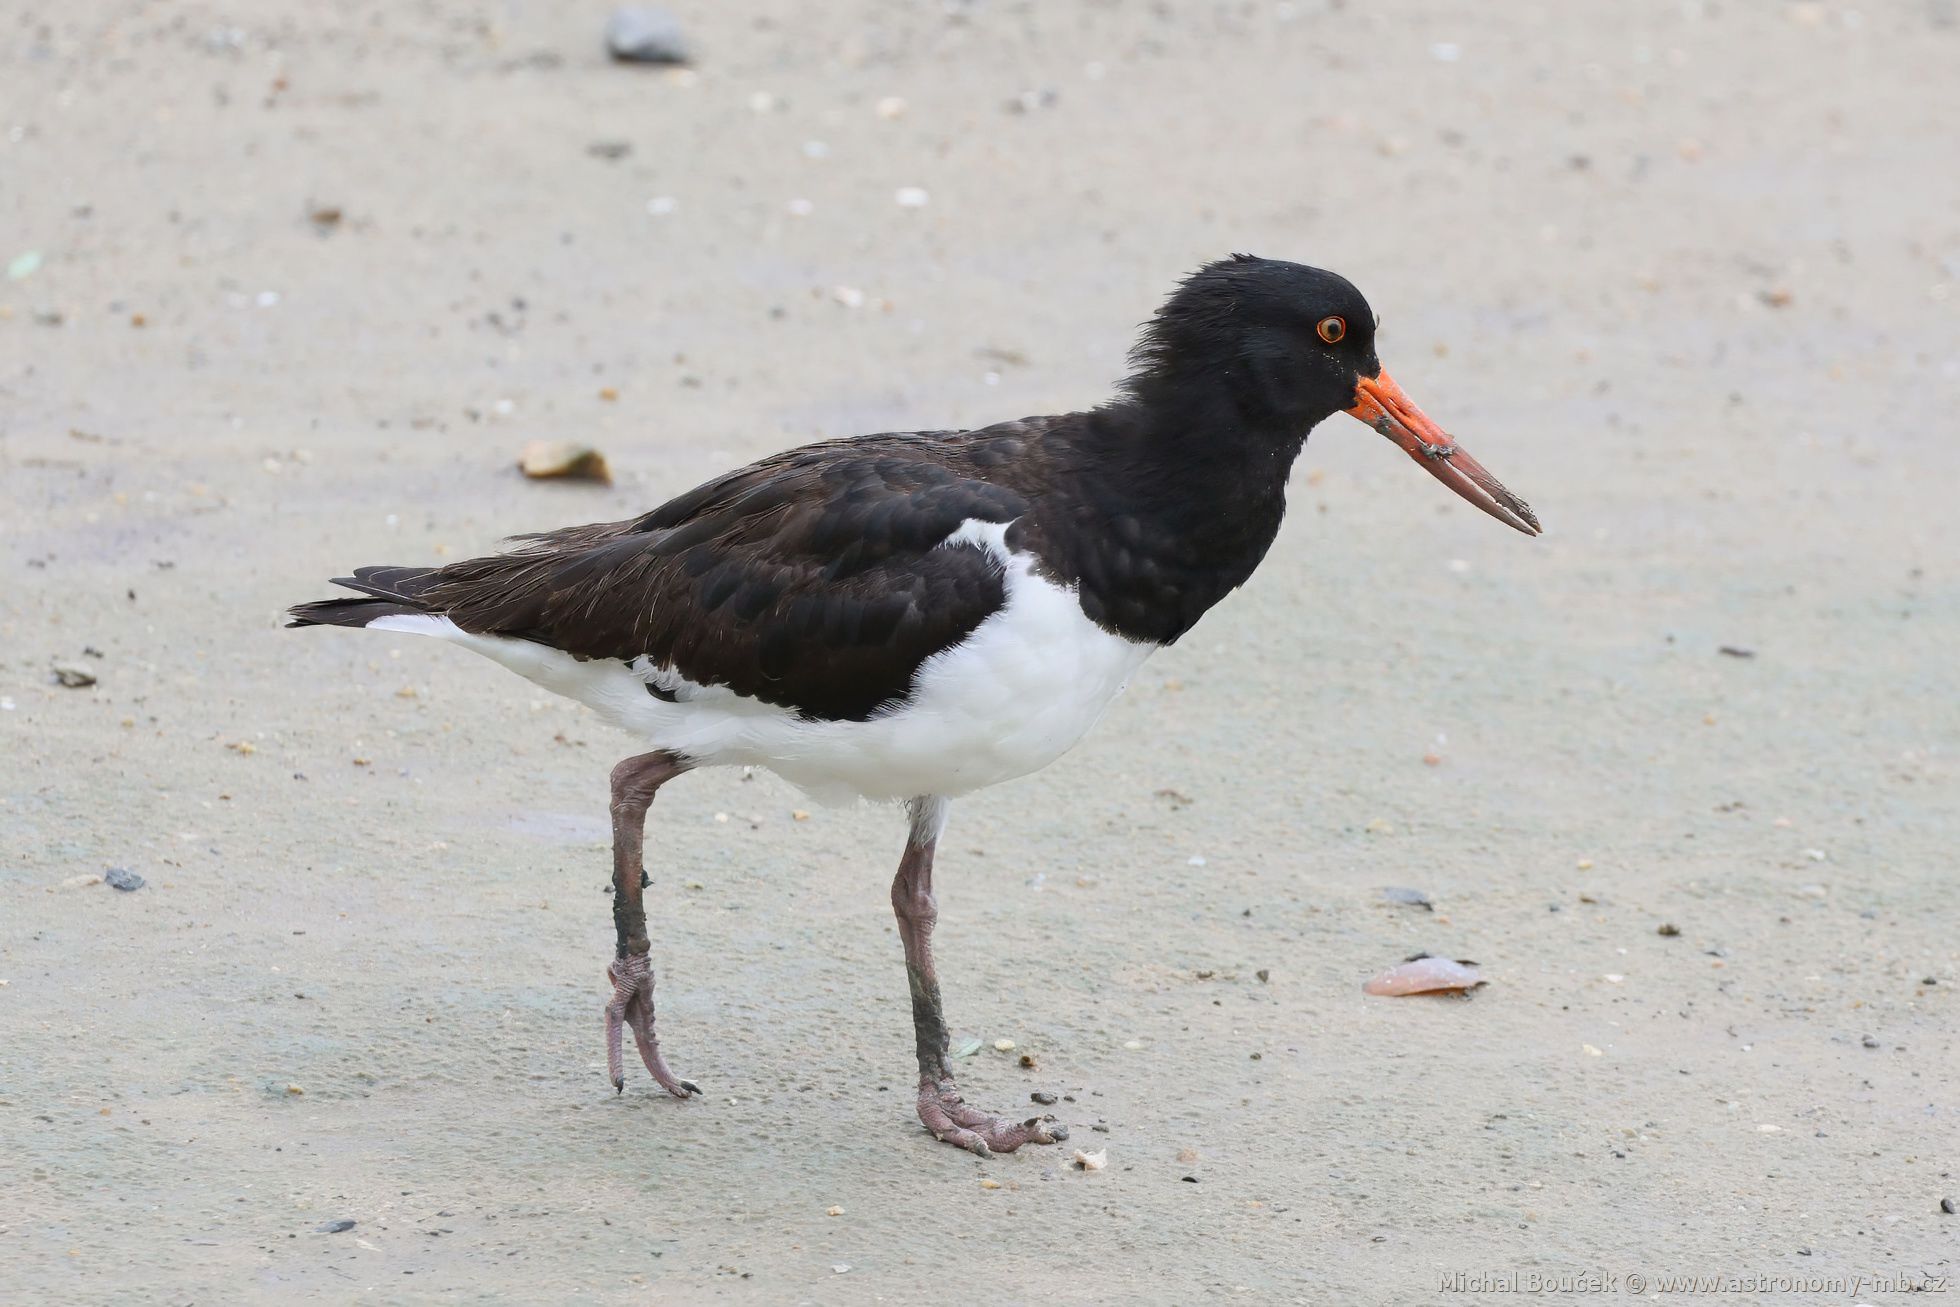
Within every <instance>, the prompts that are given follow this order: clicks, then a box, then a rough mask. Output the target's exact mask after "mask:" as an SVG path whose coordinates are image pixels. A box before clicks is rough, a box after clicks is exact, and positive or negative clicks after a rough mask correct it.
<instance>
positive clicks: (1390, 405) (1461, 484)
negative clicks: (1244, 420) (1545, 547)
mask: <svg viewBox="0 0 1960 1307" xmlns="http://www.w3.org/2000/svg"><path fill="white" fill-rule="evenodd" d="M1348 412H1349V413H1350V414H1352V415H1353V416H1355V417H1358V418H1360V419H1361V420H1362V421H1363V422H1366V423H1367V424H1368V425H1369V426H1371V427H1373V428H1374V429H1375V430H1377V431H1379V432H1381V433H1382V434H1383V435H1384V436H1387V437H1388V438H1389V439H1390V440H1393V441H1394V442H1395V443H1396V444H1398V445H1400V446H1401V447H1402V448H1403V449H1405V450H1407V451H1408V454H1409V457H1410V458H1413V459H1414V460H1415V461H1416V462H1418V463H1420V464H1422V466H1423V467H1424V468H1426V469H1428V472H1429V475H1431V476H1433V477H1435V478H1436V479H1437V480H1438V481H1441V482H1442V483H1443V484H1444V485H1446V486H1448V487H1449V488H1450V489H1452V490H1454V491H1456V493H1457V494H1459V495H1462V496H1463V497H1464V498H1465V499H1467V500H1469V501H1470V502H1471V503H1473V504H1475V505H1476V506H1477V507H1478V508H1481V509H1483V510H1484V511H1485V512H1486V513H1489V514H1490V515H1491V516H1492V517H1494V518H1496V519H1497V520H1498V521H1500V522H1502V523H1504V524H1505V525H1506V526H1514V527H1516V528H1517V529H1518V530H1520V531H1522V532H1524V533H1525V534H1526V535H1528V536H1535V535H1537V534H1538V532H1539V531H1540V529H1541V528H1540V527H1539V525H1538V518H1537V516H1536V515H1535V514H1534V513H1533V512H1532V511H1531V505H1530V504H1527V503H1525V502H1524V500H1522V499H1519V498H1518V497H1517V496H1516V495H1514V494H1512V493H1511V492H1510V491H1508V490H1506V489H1505V488H1504V483H1503V482H1501V481H1499V480H1498V479H1497V478H1496V477H1494V476H1492V475H1491V474H1490V473H1488V472H1486V471H1485V470H1484V465H1483V464H1482V463H1479V462H1478V461H1477V460H1476V459H1474V458H1472V457H1470V455H1468V454H1466V453H1464V452H1463V450H1462V449H1460V448H1458V446H1457V443H1456V442H1455V441H1454V440H1451V439H1450V437H1449V433H1447V432H1446V431H1444V430H1443V429H1442V428H1441V427H1439V426H1437V425H1436V424H1435V423H1434V422H1431V421H1430V420H1429V418H1428V416H1427V415H1426V414H1425V413H1424V412H1423V411H1422V410H1421V409H1419V408H1417V407H1416V405H1415V401H1414V400H1412V399H1410V398H1409V397H1408V396H1407V395H1405V394H1403V393H1402V387H1400V386H1398V385H1396V384H1395V382H1394V380H1393V379H1392V378H1390V377H1389V375H1388V373H1386V372H1383V373H1382V374H1381V375H1380V376H1376V377H1363V378H1362V379H1361V383H1360V384H1359V385H1357V386H1356V387H1355V388H1354V407H1353V408H1351V409H1349V410H1348Z"/></svg>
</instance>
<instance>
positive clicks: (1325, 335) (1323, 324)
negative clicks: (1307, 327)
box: [1314, 318, 1347, 345]
mask: <svg viewBox="0 0 1960 1307" xmlns="http://www.w3.org/2000/svg"><path fill="white" fill-rule="evenodd" d="M1314 332H1315V334H1316V335H1318V336H1319V337H1320V338H1321V339H1322V340H1324V341H1326V342H1327V343H1328V344H1329V345H1338V344H1340V343H1341V339H1342V337H1344V336H1346V335H1347V319H1345V318H1322V319H1321V320H1320V322H1319V323H1318V325H1316V326H1315V327H1314Z"/></svg>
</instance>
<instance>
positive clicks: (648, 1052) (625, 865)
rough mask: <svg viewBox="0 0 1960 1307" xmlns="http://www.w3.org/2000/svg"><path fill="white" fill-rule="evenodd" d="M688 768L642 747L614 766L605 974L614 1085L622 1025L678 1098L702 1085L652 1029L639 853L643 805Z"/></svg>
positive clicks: (618, 1082)
mask: <svg viewBox="0 0 1960 1307" xmlns="http://www.w3.org/2000/svg"><path fill="white" fill-rule="evenodd" d="M686 770H687V764H686V763H684V762H682V761H681V760H680V759H679V758H677V757H675V756H674V755H673V754H671V753H643V754H641V755H640V756H639V757H637V758H628V759H627V760H626V761H625V762H622V763H620V764H619V765H618V766H617V767H615V768H613V771H612V828H613V927H614V929H615V930H617V931H618V932H619V946H618V950H617V952H616V954H615V956H614V958H613V961H612V965H611V966H609V967H607V968H606V975H607V977H608V978H609V979H611V981H612V986H613V996H612V1001H611V1002H609V1003H607V1004H606V1071H607V1073H608V1074H609V1075H610V1076H611V1077H612V1083H613V1089H614V1090H615V1091H624V1089H625V1088H626V1073H625V1069H624V1065H623V1059H622V1057H621V1053H622V1052H623V1048H622V1045H623V1044H624V1042H625V1031H626V1030H627V1029H628V1028H630V1029H631V1030H632V1032H633V1042H634V1043H636V1044H638V1045H639V1046H640V1060H641V1061H643V1062H645V1063H646V1064H647V1070H648V1071H651V1072H652V1073H653V1078H654V1079H655V1080H658V1081H659V1082H660V1087H661V1088H662V1089H665V1090H666V1091H667V1092H668V1093H670V1094H672V1095H673V1096H674V1097H676V1098H686V1097H687V1096H688V1095H690V1094H698V1093H700V1092H701V1090H700V1088H699V1087H698V1086H697V1085H696V1084H695V1083H694V1082H693V1081H691V1080H683V1079H681V1078H680V1077H679V1076H677V1075H675V1074H674V1073H673V1072H672V1071H670V1070H668V1069H667V1063H666V1061H665V1060H664V1059H663V1058H662V1057H661V1056H660V1041H659V1040H657V1039H655V1038H654V1034H653V969H652V968H651V967H650V966H648V965H647V949H648V948H649V947H650V945H649V944H648V941H647V914H646V908H645V907H644V906H643V905H642V903H641V899H640V894H641V891H642V890H643V889H644V888H645V887H646V883H647V874H646V869H645V868H644V866H643V865H642V864H641V860H640V853H641V848H642V845H643V842H644V840H645V838H646V824H647V808H648V806H649V805H651V804H652V803H653V795H654V792H655V791H656V790H658V789H659V788H660V787H661V786H662V785H665V784H666V783H667V782H668V781H670V780H672V779H674V777H676V776H678V775H680V774H681V773H682V772H684V771H686Z"/></svg>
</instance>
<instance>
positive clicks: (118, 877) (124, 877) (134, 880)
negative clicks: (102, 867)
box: [102, 867, 144, 894]
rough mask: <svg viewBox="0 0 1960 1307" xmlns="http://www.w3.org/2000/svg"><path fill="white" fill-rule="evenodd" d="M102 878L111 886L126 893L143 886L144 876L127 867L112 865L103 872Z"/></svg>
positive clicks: (133, 891) (131, 892)
mask: <svg viewBox="0 0 1960 1307" xmlns="http://www.w3.org/2000/svg"><path fill="white" fill-rule="evenodd" d="M102 879H103V880H105V881H107V882H109V884H110V886H111V887H112V888H115V889H119V890H121V891H122V892H123V893H125V894H133V893H135V892H136V891H137V890H139V889H142V888H143V883H144V882H143V878H142V877H141V876H139V875H137V874H136V873H135V872H133V871H131V870H130V869H129V868H127V867H111V868H109V870H107V871H105V872H103V873H102Z"/></svg>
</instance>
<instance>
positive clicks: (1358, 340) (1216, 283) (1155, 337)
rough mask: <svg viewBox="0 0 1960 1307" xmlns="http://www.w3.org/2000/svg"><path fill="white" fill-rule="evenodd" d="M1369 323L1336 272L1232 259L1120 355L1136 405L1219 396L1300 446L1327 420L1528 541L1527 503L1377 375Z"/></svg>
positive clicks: (1206, 270) (1208, 272)
mask: <svg viewBox="0 0 1960 1307" xmlns="http://www.w3.org/2000/svg"><path fill="white" fill-rule="evenodd" d="M1375 327H1376V318H1375V312H1374V310H1373V309H1371V308H1369V307H1368V301H1367V300H1366V299H1363V298H1362V295H1361V292H1360V291H1358V290H1356V289H1355V288H1354V285H1353V283H1351V282H1349V281H1348V279H1347V278H1345V277H1343V276H1340V275H1339V274H1337V273H1332V272H1328V271H1326V270H1325V269H1322V268H1309V267H1307V266H1306V265H1304V264H1299V263H1287V262H1285V261H1283V260H1280V259H1261V258H1256V257H1254V256H1252V255H1250V254H1235V255H1233V256H1232V257H1230V258H1228V259H1220V260H1219V261H1218V262H1216V263H1210V264H1206V265H1205V266H1204V267H1202V268H1200V269H1199V270H1198V271H1197V272H1195V273H1193V274H1192V275H1191V276H1190V277H1188V278H1187V279H1186V280H1185V282H1184V284H1183V285H1182V286H1179V287H1178V289H1177V291H1176V293H1175V294H1173V295H1172V296H1171V297H1170V299H1169V300H1167V301H1166V302H1165V304H1164V306H1163V307H1162V308H1161V309H1159V310H1157V315H1156V317H1155V318H1153V319H1152V320H1151V321H1150V322H1149V323H1148V324H1147V325H1146V326H1145V328H1144V331H1143V336H1142V338H1141V339H1140V340H1139V341H1138V343H1137V347H1136V349H1135V351H1134V352H1133V354H1132V363H1133V364H1134V366H1135V372H1134V374H1133V375H1132V376H1131V378H1130V382H1129V386H1130V389H1131V390H1132V391H1133V392H1134V393H1135V394H1136V395H1137V396H1138V398H1140V399H1142V400H1143V401H1144V402H1146V403H1152V404H1155V403H1159V402H1162V403H1165V404H1166V405H1168V406H1169V407H1171V408H1174V409H1175V408H1183V407H1185V405H1184V404H1183V403H1181V402H1180V399H1179V397H1180V396H1188V395H1190V394H1192V393H1194V392H1200V391H1207V392H1208V391H1220V392H1222V393H1226V394H1229V396H1230V402H1231V403H1232V404H1233V406H1234V407H1235V408H1236V409H1237V410H1238V411H1239V413H1240V415H1241V416H1242V417H1243V418H1244V419H1245V420H1246V421H1247V422H1248V424H1249V425H1251V426H1253V427H1256V428H1263V429H1272V430H1275V431H1279V432H1282V433H1285V436H1286V438H1288V439H1291V440H1293V441H1294V442H1295V443H1294V444H1293V448H1294V449H1295V450H1297V449H1298V447H1299V446H1298V443H1297V441H1298V440H1300V439H1303V438H1304V437H1305V435H1306V432H1307V431H1308V429H1310V428H1311V427H1313V426H1314V424H1316V423H1318V422H1319V421H1321V420H1322V419H1323V418H1326V417H1329V416H1331V415H1333V414H1335V413H1348V414H1351V415H1352V416H1354V417H1357V418H1359V419H1361V420H1362V421H1363V422H1365V423H1367V424H1368V425H1369V426H1371V427H1373V428H1374V429H1375V430H1376V431H1378V432H1380V433H1381V434H1382V435H1384V436H1387V437H1388V438H1389V439H1390V440H1391V441H1393V442H1394V443H1395V444H1396V445H1398V446H1399V447H1400V448H1402V449H1403V450H1404V451H1405V452H1407V453H1408V454H1409V456H1410V457H1411V458H1413V459H1415V461H1416V462H1418V463H1420V464H1421V465H1422V466H1423V468H1425V469H1426V470H1427V471H1428V472H1429V474H1430V475H1431V476H1433V477H1435V478H1436V479H1437V480H1439V481H1441V482H1442V483H1443V484H1444V485H1446V486H1448V487H1449V488H1450V489H1452V490H1454V491H1456V493H1457V494H1459V495H1461V496H1463V498H1465V499H1467V500H1469V501H1470V502H1471V503H1472V504H1475V505H1476V506H1477V507H1478V508H1481V509H1482V510H1483V511H1484V512H1486V513H1489V514H1490V515H1491V516H1492V517H1494V518H1496V519H1497V520H1498V521H1500V522H1503V523H1505V524H1506V525H1509V526H1513V527H1516V528H1517V529H1518V530H1520V531H1522V532H1524V533H1525V534H1526V535H1537V534H1538V531H1539V526H1538V519H1537V517H1536V516H1534V515H1533V514H1532V511H1531V507H1530V505H1528V504H1526V503H1525V502H1524V501H1523V500H1522V499H1519V498H1518V497H1517V496H1516V495H1514V494H1512V493H1511V492H1510V491H1508V490H1506V489H1505V488H1504V486H1503V484H1502V483H1501V482H1499V481H1498V479H1497V478H1496V477H1494V476H1492V475H1491V474H1490V473H1489V472H1487V471H1485V470H1484V468H1483V465H1482V464H1480V463H1478V462H1477V460H1476V459H1474V458H1472V457H1470V455H1469V454H1467V453H1465V452H1464V451H1463V449H1462V448H1461V447H1460V446H1459V445H1457V443H1456V442H1455V441H1454V440H1452V439H1451V438H1450V437H1449V435H1448V434H1447V433H1445V432H1444V431H1443V429H1442V428H1441V427H1439V426H1437V425H1436V424H1435V423H1434V422H1432V421H1431V420H1430V419H1429V417H1428V416H1427V415H1425V414H1424V413H1423V411H1422V410H1421V409H1419V408H1417V407H1416V406H1415V403H1414V401H1412V400H1411V399H1410V398H1409V397H1408V395H1406V394H1404V393H1403V391H1402V388H1401V387H1400V386H1398V385H1396V384H1395V382H1394V381H1393V380H1392V379H1391V378H1390V377H1389V375H1388V373H1387V372H1385V371H1383V370H1382V363H1381V359H1380V358H1379V357H1377V356H1376V354H1375Z"/></svg>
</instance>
